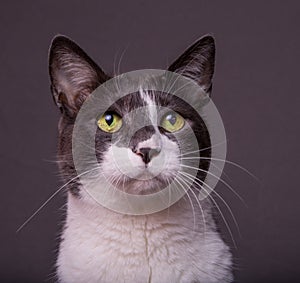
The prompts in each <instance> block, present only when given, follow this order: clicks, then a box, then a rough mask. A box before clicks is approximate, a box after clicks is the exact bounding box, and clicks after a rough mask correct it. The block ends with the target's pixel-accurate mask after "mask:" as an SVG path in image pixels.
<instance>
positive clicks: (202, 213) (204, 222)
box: [177, 172, 206, 240]
mask: <svg viewBox="0 0 300 283" xmlns="http://www.w3.org/2000/svg"><path fill="white" fill-rule="evenodd" d="M179 173H180V172H179ZM177 177H178V178H179V179H181V181H182V182H184V183H185V184H186V185H187V186H188V187H190V186H191V185H192V184H188V183H187V182H186V180H185V179H184V178H183V177H180V176H177ZM190 191H191V192H192V194H193V195H194V197H195V199H196V201H197V203H198V206H199V208H200V211H201V215H202V219H203V228H204V233H203V234H204V240H205V234H206V221H205V215H204V211H203V208H202V206H201V203H200V201H199V199H198V197H197V195H196V194H195V193H194V191H193V190H192V188H190Z"/></svg>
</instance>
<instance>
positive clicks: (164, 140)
mask: <svg viewBox="0 0 300 283" xmlns="http://www.w3.org/2000/svg"><path fill="white" fill-rule="evenodd" d="M214 57H215V45H214V39H213V38H212V37H211V36H204V37H202V38H200V39H199V40H198V41H196V42H195V43H194V44H193V45H192V46H190V47H189V48H188V49H187V50H186V51H185V52H184V53H183V54H182V55H181V56H180V57H179V58H178V59H177V60H175V62H174V63H173V64H171V65H170V67H169V68H168V71H170V72H174V73H178V74H181V75H182V76H185V77H187V78H189V79H191V80H193V81H194V82H196V83H197V84H198V85H199V86H200V87H201V89H202V90H203V91H204V92H206V93H207V94H209V93H210V91H211V86H212V76H213V72H214ZM49 72H50V78H51V90H52V94H53V98H54V101H55V103H56V105H57V106H58V107H59V109H60V111H61V119H60V122H59V126H58V128H59V143H58V159H59V162H58V164H59V166H60V171H61V173H62V176H63V177H64V180H65V181H66V182H67V181H70V180H72V181H70V183H69V184H68V186H67V187H68V189H69V190H70V192H71V193H73V194H74V195H76V196H79V197H80V196H82V195H83V194H84V190H83V189H82V186H81V184H80V180H79V178H76V176H77V172H76V169H75V166H74V160H73V156H72V132H73V129H74V124H75V121H76V117H77V114H78V112H79V111H80V109H81V107H82V105H83V103H84V102H85V101H86V99H88V98H89V96H90V94H91V93H92V92H93V91H94V90H95V89H96V88H97V87H98V86H100V85H101V84H103V83H105V82H106V81H108V80H109V79H110V78H112V77H113V76H110V75H108V74H106V73H105V72H104V71H103V70H102V69H101V68H100V67H99V66H98V65H97V64H96V63H95V62H94V61H93V60H92V59H91V58H90V57H89V56H88V55H87V54H86V53H85V52H84V51H83V50H82V49H81V48H80V47H79V46H78V45H77V44H75V43H74V42H73V41H71V40H70V39H68V38H66V37H64V36H57V37H55V38H54V40H53V42H52V45H51V48H50V56H49ZM193 95H194V96H195V98H194V99H196V100H197V95H198V94H197V93H195V94H193ZM199 99H200V98H199ZM141 107H142V109H143V111H144V112H143V116H144V117H146V118H147V119H148V120H149V121H150V122H149V123H148V124H147V126H144V127H142V128H139V129H138V130H137V131H136V132H134V133H133V134H132V135H131V136H130V140H129V141H127V142H125V140H126V138H128V137H127V135H128V132H129V129H132V128H134V127H135V124H136V123H137V122H138V121H137V119H139V118H137V117H138V116H137V117H135V115H134V111H135V110H136V109H140V108H141ZM153 112H155V113H153ZM129 113H131V115H128V114H129ZM132 113H133V114H132ZM152 116H155V119H152V118H153V117H152ZM139 117H141V116H139ZM95 123H97V125H98V128H97V131H96V135H95V139H94V141H95V142H94V147H95V153H96V159H97V163H98V164H97V166H98V168H99V174H103V176H105V177H106V178H107V179H108V180H109V181H110V182H112V183H113V184H114V185H115V186H116V187H117V188H118V189H120V190H123V191H125V192H127V193H132V194H139V195H141V194H150V193H153V192H156V191H159V190H161V189H163V188H164V187H166V186H167V184H168V183H170V182H171V181H172V180H173V179H174V176H176V175H177V174H178V171H180V169H181V163H182V160H181V148H180V146H179V144H180V143H181V144H189V142H190V140H191V139H192V138H193V137H192V136H190V134H189V133H190V132H189V131H188V128H191V129H192V130H193V133H194V136H195V137H196V139H197V143H198V146H199V149H200V150H202V152H201V156H203V157H205V158H206V159H205V158H204V159H201V160H200V163H199V170H198V171H197V177H198V178H199V179H200V180H202V181H203V180H204V179H205V176H206V171H207V170H208V167H209V157H210V146H211V142H210V137H209V133H208V129H207V127H206V125H205V123H204V121H203V120H202V118H201V117H200V116H199V115H198V113H197V112H196V111H195V110H194V109H193V107H192V106H191V105H189V104H188V103H186V102H185V101H184V100H182V99H180V98H179V97H177V96H174V95H172V94H170V93H167V92H163V91H147V90H144V89H142V88H141V89H140V90H139V91H138V92H135V93H131V94H128V95H125V96H124V97H122V98H120V99H119V100H118V101H114V102H113V103H112V104H111V105H109V109H107V111H106V113H105V114H104V115H102V116H101V117H99V116H96V117H95ZM112 135H114V138H113V139H112ZM179 141H180V143H179ZM83 146H84V145H83ZM124 164H125V165H126V166H125V167H126V172H127V173H128V174H124V171H123V170H120V168H124Z"/></svg>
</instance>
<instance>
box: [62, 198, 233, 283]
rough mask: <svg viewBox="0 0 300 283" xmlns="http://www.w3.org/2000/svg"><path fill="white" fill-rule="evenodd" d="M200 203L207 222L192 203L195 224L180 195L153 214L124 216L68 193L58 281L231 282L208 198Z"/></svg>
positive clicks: (225, 249)
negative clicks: (179, 197)
mask: <svg viewBox="0 0 300 283" xmlns="http://www.w3.org/2000/svg"><path fill="white" fill-rule="evenodd" d="M205 206H207V207H205ZM203 209H204V211H205V212H204V213H205V215H204V216H205V219H206V225H204V222H203V216H202V215H201V213H200V211H198V210H197V209H195V218H196V223H195V225H194V217H193V211H192V209H191V206H190V203H189V202H188V201H186V200H185V199H182V200H180V201H179V202H178V203H176V204H175V205H173V206H171V207H170V208H169V210H165V211H162V212H159V213H156V214H152V215H147V216H126V215H121V214H118V213H114V212H112V211H109V210H107V209H105V208H103V207H101V206H94V207H91V206H90V205H86V204H84V202H82V201H81V200H80V199H76V198H74V197H73V196H71V195H69V197H68V211H67V221H66V226H65V230H64V232H63V235H62V242H61V245H60V251H59V257H58V260H57V268H58V277H59V279H60V282H64V283H69V282H72V283H74V282H76V283H88V282H90V283H94V282H101V283H102V282H103V283H111V282H113V283H117V282H124V283H144V282H145V283H148V282H149V283H150V282H151V283H176V282H180V283H181V282H182V283H195V282H201V283H212V282H214V283H220V282H222V283H223V282H231V281H232V275H231V270H230V269H231V254H230V252H229V249H228V247H227V246H226V245H225V244H224V242H223V241H222V240H221V239H220V237H219V235H218V234H217V233H216V232H215V231H214V230H215V225H214V222H213V219H212V218H211V215H210V208H209V204H208V203H207V204H203ZM204 230H205V233H204Z"/></svg>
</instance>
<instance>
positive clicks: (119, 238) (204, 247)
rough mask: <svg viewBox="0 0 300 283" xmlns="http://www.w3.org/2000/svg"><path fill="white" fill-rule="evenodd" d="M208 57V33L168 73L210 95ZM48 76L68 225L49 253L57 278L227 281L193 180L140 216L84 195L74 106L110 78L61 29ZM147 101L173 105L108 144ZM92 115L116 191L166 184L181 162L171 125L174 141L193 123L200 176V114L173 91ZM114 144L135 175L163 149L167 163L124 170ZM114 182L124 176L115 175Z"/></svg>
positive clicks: (206, 143)
mask: <svg viewBox="0 0 300 283" xmlns="http://www.w3.org/2000/svg"><path fill="white" fill-rule="evenodd" d="M214 61H215V42H214V38H213V37H212V36H210V35H206V36H204V37H202V38H200V39H199V40H197V41H196V42H195V43H194V44H193V45H191V46H190V47H189V48H188V49H186V51H185V52H184V53H183V54H182V55H181V56H180V57H179V58H178V59H177V60H175V61H174V63H172V64H171V65H170V67H169V68H168V71H170V72H173V73H177V74H180V75H182V76H185V77H186V78H189V79H191V80H193V81H194V82H195V83H197V85H199V87H200V88H201V89H202V90H203V91H204V92H205V93H206V94H208V95H209V94H210V92H211V89H212V77H213V73H214ZM49 73H50V81H51V91H52V94H53V99H54V101H55V104H56V105H57V106H58V108H59V109H60V112H61V118H60V120H59V124H58V132H59V139H58V164H59V169H60V172H61V174H62V177H63V180H64V181H65V182H67V185H66V188H67V195H68V198H67V216H66V222H65V226H64V229H63V232H62V235H61V242H60V247H59V253H58V258H57V278H58V281H59V282H63V283H70V282H73V283H74V282H77V283H87V282H91V283H93V282H102V283H111V282H114V283H116V282H126V283H127V282H130V283H142V282H151V283H176V282H180V283H197V282H199V283H221V282H222V283H224V282H232V281H233V275H232V255H231V252H230V248H229V246H228V245H227V244H225V243H224V241H223V240H222V239H221V236H220V234H219V232H218V229H217V227H216V223H215V220H214V218H213V205H212V203H211V201H210V199H209V198H205V199H203V200H201V206H199V200H198V199H196V198H195V196H196V194H195V192H196V189H197V184H195V183H193V186H192V187H191V189H190V190H188V191H187V192H186V196H184V197H182V198H180V199H179V200H178V201H177V202H175V203H174V204H172V205H171V206H170V207H168V208H166V209H163V210H160V211H158V212H155V213H150V214H144V215H131V214H126V213H119V212H116V211H113V210H110V209H108V208H106V207H104V206H102V205H101V204H99V203H97V202H96V201H94V200H93V199H91V196H90V195H89V194H88V193H87V192H86V190H85V189H84V188H83V185H82V183H81V182H80V178H77V177H78V174H77V172H76V169H75V166H74V160H73V156H72V133H73V130H74V124H75V122H76V117H77V115H78V113H79V111H80V109H81V107H82V105H83V104H84V103H85V101H87V100H88V98H89V96H90V95H91V93H92V92H93V91H94V90H95V89H97V87H99V86H100V85H102V84H103V83H105V82H107V81H109V80H110V79H111V78H112V77H113V76H110V75H108V74H107V73H105V72H104V71H103V70H102V69H101V68H100V67H99V66H98V65H97V64H96V63H95V62H94V61H93V60H92V59H91V58H90V57H89V56H88V55H87V54H86V53H85V52H84V51H83V50H82V49H81V48H80V47H79V46H78V45H77V44H76V43H74V42H73V41H72V40H71V39H69V38H67V37H65V36H62V35H59V36H56V37H55V38H54V39H53V41H52V44H51V47H50V52H49ZM195 95H197V94H195ZM196 99H197V97H196ZM149 105H156V106H158V107H167V108H169V109H171V110H172V111H171V112H169V113H166V115H163V116H162V117H163V118H162V119H163V121H162V122H161V124H159V125H155V124H153V125H147V126H145V127H143V128H141V129H139V130H138V131H137V132H136V133H135V134H134V135H133V137H132V139H131V140H130V142H129V144H128V145H127V146H124V145H123V146H122V145H121V146H118V144H117V143H116V142H114V141H112V132H113V133H114V134H115V135H116V136H117V139H118V140H120V139H122V135H124V131H125V130H124V129H126V127H131V126H132V125H133V124H134V123H135V121H134V120H126V119H125V116H126V114H127V113H129V112H131V111H133V110H134V109H136V108H138V107H146V108H147V107H148V106H149ZM158 109H160V108H158ZM147 113H148V112H146V114H145V115H148V114H149V113H148V114H147ZM95 119H96V122H97V125H98V128H97V131H96V134H95V140H94V145H95V149H96V150H95V153H96V158H97V162H98V163H99V165H100V167H99V168H101V169H99V170H101V173H102V174H103V175H104V176H107V177H108V178H109V177H110V176H112V175H113V176H115V178H114V179H112V180H111V182H112V183H113V184H114V186H115V187H117V188H118V189H120V190H123V191H125V192H127V193H131V194H137V195H145V194H147V193H154V192H157V191H159V190H161V189H162V188H164V187H166V186H167V184H168V183H169V182H171V181H172V177H170V176H173V175H174V173H175V174H176V172H177V171H178V170H179V169H180V162H181V161H180V158H179V157H178V156H179V155H178V152H180V149H179V147H178V143H177V140H176V138H175V137H174V134H173V132H174V131H176V133H177V136H176V137H177V139H178V137H179V139H182V141H183V142H187V141H188V139H189V138H190V137H189V136H188V134H187V132H186V131H185V128H186V127H187V125H189V126H190V127H191V128H192V129H193V131H194V133H195V135H196V137H197V141H198V144H199V148H200V150H202V151H203V152H202V153H201V156H203V157H204V158H203V159H200V162H199V171H198V172H197V178H198V180H200V181H204V180H205V177H206V171H207V170H208V167H209V157H210V154H211V150H210V148H211V140H210V136H209V132H208V129H207V127H206V125H205V123H204V121H203V120H202V119H201V117H199V116H198V115H196V113H195V111H194V110H193V109H192V108H191V107H190V106H189V105H186V103H184V101H182V100H180V98H178V97H176V96H173V95H171V94H168V93H163V92H160V91H152V92H149V91H147V90H143V89H141V90H140V91H138V92H136V93H131V94H128V95H125V96H123V97H122V98H120V99H119V100H118V101H117V102H115V103H114V104H113V105H111V106H110V108H109V111H107V112H106V113H105V114H104V115H103V116H101V117H100V118H99V117H97V118H96V117H95ZM97 119H98V120H97ZM122 128H123V129H122ZM174 129H175V130H174ZM113 148H115V149H116V148H117V149H118V150H119V152H121V154H120V156H121V155H122V154H123V155H124V154H125V155H127V156H130V157H131V158H132V160H134V162H133V164H131V165H130V164H129V165H128V166H129V169H130V170H131V171H132V172H133V173H134V174H135V173H136V172H139V174H143V172H144V171H143V170H146V169H145V168H148V169H149V171H151V168H154V167H155V165H153V164H155V162H156V164H162V162H161V158H162V157H161V156H162V155H163V154H164V155H165V156H168V162H165V163H164V168H163V170H161V172H160V173H159V174H158V175H157V176H155V177H153V178H152V179H148V180H145V179H139V178H130V177H128V176H122V173H121V172H120V171H119V170H118V162H119V163H122V159H121V157H119V156H118V155H117V156H114V158H112V151H113ZM154 169H155V168H154ZM154 169H153V170H154ZM141 172H142V173H141ZM121 179H122V182H120V181H118V180H121ZM185 184H186V183H185ZM198 189H199V188H198ZM191 202H192V203H191ZM192 208H194V209H192ZM195 218H196V222H195ZM204 227H205V229H204ZM204 230H205V231H204Z"/></svg>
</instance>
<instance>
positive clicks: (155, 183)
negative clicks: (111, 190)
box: [117, 177, 168, 195]
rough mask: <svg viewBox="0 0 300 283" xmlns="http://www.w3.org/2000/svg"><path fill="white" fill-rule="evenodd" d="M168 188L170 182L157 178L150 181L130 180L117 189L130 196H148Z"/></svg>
mask: <svg viewBox="0 0 300 283" xmlns="http://www.w3.org/2000/svg"><path fill="white" fill-rule="evenodd" d="M167 186H168V181H167V179H166V178H165V179H163V178H160V177H155V178H153V179H148V180H141V179H129V180H127V181H126V182H124V184H122V185H119V186H117V188H118V189H119V190H122V191H124V192H126V193H128V194H133V195H148V194H154V193H157V192H159V191H161V190H163V189H164V188H165V187H167Z"/></svg>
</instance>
